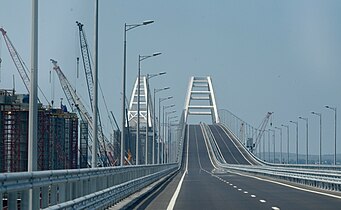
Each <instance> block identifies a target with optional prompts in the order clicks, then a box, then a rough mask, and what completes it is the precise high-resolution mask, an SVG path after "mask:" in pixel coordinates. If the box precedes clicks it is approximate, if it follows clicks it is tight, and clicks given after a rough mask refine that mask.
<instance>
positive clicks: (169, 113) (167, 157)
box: [163, 110, 176, 163]
mask: <svg viewBox="0 0 341 210" xmlns="http://www.w3.org/2000/svg"><path fill="white" fill-rule="evenodd" d="M175 112H176V111H175V110H173V111H169V112H166V123H165V127H164V128H165V138H164V145H163V146H164V149H163V151H164V157H165V163H169V115H171V114H174V113H175ZM166 142H167V148H165V147H166Z"/></svg>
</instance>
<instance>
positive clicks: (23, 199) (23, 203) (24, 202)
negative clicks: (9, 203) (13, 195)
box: [0, 190, 29, 209]
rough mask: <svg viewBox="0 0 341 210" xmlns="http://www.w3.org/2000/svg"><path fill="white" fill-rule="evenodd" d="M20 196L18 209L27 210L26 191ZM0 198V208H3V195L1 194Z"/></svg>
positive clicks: (27, 197)
mask: <svg viewBox="0 0 341 210" xmlns="http://www.w3.org/2000/svg"><path fill="white" fill-rule="evenodd" d="M20 194H21V205H20V209H28V203H29V202H28V199H29V196H28V190H24V191H22V192H21V193H20ZM0 198H1V207H2V206H3V203H2V199H3V195H2V194H1V196H0Z"/></svg>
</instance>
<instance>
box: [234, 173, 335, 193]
mask: <svg viewBox="0 0 341 210" xmlns="http://www.w3.org/2000/svg"><path fill="white" fill-rule="evenodd" d="M230 173H233V174H238V175H240V176H246V177H251V178H254V179H258V180H261V181H265V182H270V183H274V184H278V185H282V186H285V187H290V188H293V189H296V190H301V191H305V192H310V193H315V194H319V195H324V196H328V197H332V198H338V199H341V196H338V195H333V194H329V193H325V192H319V191H314V190H309V189H304V188H301V187H296V186H293V185H290V184H284V183H281V182H278V181H273V180H268V179H264V178H259V177H256V176H251V175H246V174H241V173H237V172H233V171H230Z"/></svg>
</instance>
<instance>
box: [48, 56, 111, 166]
mask: <svg viewBox="0 0 341 210" xmlns="http://www.w3.org/2000/svg"><path fill="white" fill-rule="evenodd" d="M51 62H52V64H53V65H54V66H53V69H54V70H55V71H56V73H57V75H58V78H59V81H60V84H61V86H62V89H63V91H64V93H65V96H66V99H67V100H68V102H69V104H70V106H75V107H76V108H77V111H78V113H79V116H80V117H81V120H82V121H85V122H87V123H88V125H89V134H90V135H89V136H90V139H92V135H91V134H92V131H93V127H92V126H93V124H92V117H91V116H90V114H89V112H88V111H87V109H86V107H85V106H84V104H83V103H82V101H81V99H80V98H79V97H78V95H77V93H76V91H75V90H74V89H73V87H72V86H71V84H70V83H69V81H68V80H67V78H66V76H65V75H64V73H63V72H62V70H61V69H60V67H59V65H58V64H57V61H55V60H53V59H51ZM98 132H99V133H98V134H99V135H98V139H99V151H98V153H99V154H98V155H99V157H100V160H101V163H100V164H101V165H103V166H108V165H112V164H110V163H112V162H111V161H109V160H110V158H109V157H108V154H107V151H106V149H105V144H106V141H107V142H109V141H108V140H106V139H105V136H104V135H103V133H102V132H101V131H100V130H99V131H98ZM90 151H91V150H90ZM102 155H104V156H102Z"/></svg>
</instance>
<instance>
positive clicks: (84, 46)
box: [76, 21, 112, 151]
mask: <svg viewBox="0 0 341 210" xmlns="http://www.w3.org/2000/svg"><path fill="white" fill-rule="evenodd" d="M76 24H77V26H78V30H79V40H80V48H81V54H82V60H83V66H84V71H85V78H86V83H87V86H88V94H89V99H90V106H91V110H92V111H93V109H94V107H93V96H94V79H93V75H92V65H91V57H90V50H89V48H88V42H87V39H86V35H85V32H84V30H83V26H84V25H83V24H82V23H80V22H78V21H77V22H76ZM102 94H103V93H102ZM107 112H108V110H107ZM97 113H100V112H99V110H98V109H97ZM109 117H110V116H109ZM109 119H110V118H109ZM98 129H99V135H101V136H102V138H104V133H103V126H102V120H101V115H100V114H99V115H98ZM103 146H104V150H106V148H105V147H106V144H104V145H103ZM108 146H110V145H108ZM111 151H112V150H111Z"/></svg>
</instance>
